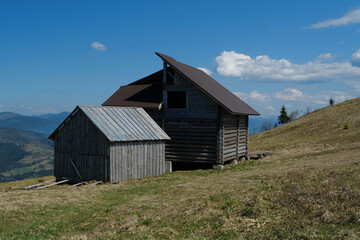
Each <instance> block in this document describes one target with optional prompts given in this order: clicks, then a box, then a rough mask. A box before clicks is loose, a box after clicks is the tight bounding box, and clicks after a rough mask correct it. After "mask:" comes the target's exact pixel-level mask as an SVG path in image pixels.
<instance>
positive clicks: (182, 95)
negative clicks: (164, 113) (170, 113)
mask: <svg viewBox="0 0 360 240" xmlns="http://www.w3.org/2000/svg"><path fill="white" fill-rule="evenodd" d="M167 105H168V108H186V92H185V91H168V92H167Z"/></svg>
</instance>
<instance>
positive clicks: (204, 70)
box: [198, 67, 212, 76]
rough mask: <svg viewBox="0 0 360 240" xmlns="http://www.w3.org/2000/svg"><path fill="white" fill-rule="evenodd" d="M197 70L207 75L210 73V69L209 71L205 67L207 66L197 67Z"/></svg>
mask: <svg viewBox="0 0 360 240" xmlns="http://www.w3.org/2000/svg"><path fill="white" fill-rule="evenodd" d="M198 69H199V70H201V71H203V72H205V73H206V74H207V75H209V76H210V75H211V74H212V71H210V70H209V69H207V68H202V67H199V68H198Z"/></svg>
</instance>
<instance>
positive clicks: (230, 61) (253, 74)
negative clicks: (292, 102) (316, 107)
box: [215, 51, 360, 82]
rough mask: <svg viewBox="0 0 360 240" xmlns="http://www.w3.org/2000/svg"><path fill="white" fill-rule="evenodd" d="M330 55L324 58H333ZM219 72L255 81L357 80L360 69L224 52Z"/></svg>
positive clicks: (350, 66) (345, 63) (335, 64)
mask: <svg viewBox="0 0 360 240" xmlns="http://www.w3.org/2000/svg"><path fill="white" fill-rule="evenodd" d="M330 56H331V55H326V56H322V58H324V57H330ZM215 61H216V63H217V69H216V70H217V72H218V73H219V74H220V75H223V76H233V77H240V79H242V80H255V81H265V80H268V81H293V82H306V81H313V80H316V81H331V80H344V79H345V78H346V79H358V78H359V77H360V68H357V67H354V66H352V65H351V64H350V62H349V61H343V62H331V63H323V62H321V61H314V62H308V63H306V64H293V63H291V62H290V61H289V60H286V59H280V60H276V59H271V58H270V57H269V56H267V55H260V56H257V57H255V58H251V57H250V56H248V55H245V54H241V53H236V52H234V51H230V52H228V51H223V52H222V53H221V55H220V56H218V57H216V59H215Z"/></svg>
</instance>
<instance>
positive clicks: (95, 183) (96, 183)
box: [90, 181, 103, 185]
mask: <svg viewBox="0 0 360 240" xmlns="http://www.w3.org/2000/svg"><path fill="white" fill-rule="evenodd" d="M102 182H103V181H98V182H94V183H92V184H90V185H98V184H100V183H102Z"/></svg>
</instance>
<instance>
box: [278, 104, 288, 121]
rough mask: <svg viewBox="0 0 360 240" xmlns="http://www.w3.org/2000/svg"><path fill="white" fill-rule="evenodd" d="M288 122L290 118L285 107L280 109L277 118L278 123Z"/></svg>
mask: <svg viewBox="0 0 360 240" xmlns="http://www.w3.org/2000/svg"><path fill="white" fill-rule="evenodd" d="M289 121H290V116H289V115H288V113H287V111H286V108H285V106H282V107H281V110H280V115H279V116H278V123H279V124H284V123H288V122H289Z"/></svg>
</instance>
